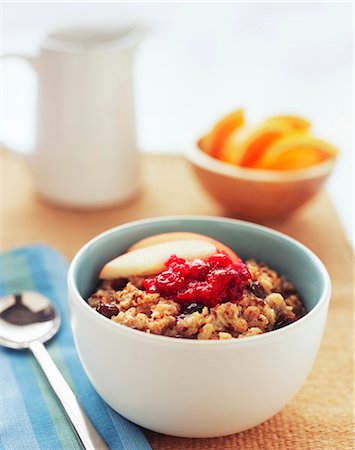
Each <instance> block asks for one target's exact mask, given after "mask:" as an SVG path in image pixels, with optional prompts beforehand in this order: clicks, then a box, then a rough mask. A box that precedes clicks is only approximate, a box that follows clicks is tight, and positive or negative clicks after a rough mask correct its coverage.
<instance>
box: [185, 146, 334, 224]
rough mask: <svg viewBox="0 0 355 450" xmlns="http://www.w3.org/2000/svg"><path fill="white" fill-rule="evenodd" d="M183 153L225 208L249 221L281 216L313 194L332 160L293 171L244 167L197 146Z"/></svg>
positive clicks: (210, 191)
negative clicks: (210, 153)
mask: <svg viewBox="0 0 355 450" xmlns="http://www.w3.org/2000/svg"><path fill="white" fill-rule="evenodd" d="M185 157H186V158H187V160H188V161H189V162H190V164H191V166H192V168H193V170H194V172H195V174H196V176H197V178H198V179H199V181H200V182H201V184H202V186H203V187H204V188H205V190H206V191H207V192H208V193H209V194H210V195H211V196H212V197H213V198H214V199H215V200H217V202H219V203H220V204H221V205H222V206H223V207H224V208H225V210H226V212H228V213H229V214H230V215H233V216H234V217H238V218H241V219H246V220H252V221H265V220H272V219H280V218H284V217H286V216H288V215H289V214H291V213H292V212H294V211H295V210H297V209H298V208H300V207H301V206H302V205H304V204H305V203H306V202H308V201H309V200H310V199H311V198H312V197H314V196H315V195H316V194H317V192H318V191H319V190H320V188H321V187H322V185H323V183H324V182H325V180H326V179H327V177H328V176H329V175H330V173H331V172H332V169H333V167H334V163H335V160H328V161H325V162H322V163H320V164H317V165H314V166H312V167H308V168H305V169H299V170H293V171H275V170H259V169H248V168H244V167H238V166H233V165H231V164H228V163H224V162H222V161H219V160H217V159H215V158H212V157H211V156H209V155H207V154H206V153H204V152H203V151H202V150H200V149H199V148H198V147H197V146H196V147H193V148H191V149H189V150H188V151H186V152H185Z"/></svg>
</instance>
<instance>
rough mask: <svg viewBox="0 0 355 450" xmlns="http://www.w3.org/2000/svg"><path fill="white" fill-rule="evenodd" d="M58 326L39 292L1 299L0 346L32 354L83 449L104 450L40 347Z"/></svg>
mask: <svg viewBox="0 0 355 450" xmlns="http://www.w3.org/2000/svg"><path fill="white" fill-rule="evenodd" d="M59 325H60V315H59V313H58V311H57V310H56V309H55V308H54V306H53V304H52V303H51V301H50V300H49V299H48V298H47V297H45V296H43V295H41V294H39V293H38V292H21V293H18V294H11V295H7V296H6V297H2V298H0V344H1V345H3V346H5V347H10V348H14V349H17V350H20V349H29V350H31V352H32V353H33V355H34V356H35V358H36V359H37V362H38V364H39V365H40V366H41V368H42V370H43V372H44V373H45V375H46V377H47V379H48V381H49V384H50V385H51V387H52V388H53V391H54V393H55V394H56V396H57V398H58V400H59V402H60V403H61V405H62V406H63V408H64V410H65V412H66V414H67V416H68V418H69V420H70V422H71V424H72V426H73V428H74V430H75V432H76V434H77V437H78V439H79V441H80V443H81V445H82V446H83V447H84V449H107V448H108V447H107V446H106V444H105V443H104V441H103V440H102V439H101V437H100V436H99V434H98V433H97V431H96V430H95V428H94V427H93V425H92V423H91V422H90V420H89V418H88V417H87V416H86V414H85V413H84V411H83V410H82V409H81V407H80V405H79V403H78V401H77V399H76V397H75V395H74V393H73V391H72V390H71V389H70V387H69V386H68V384H67V382H66V381H65V379H64V378H63V376H62V374H61V373H60V372H59V370H58V368H57V366H56V365H55V364H54V362H53V360H52V358H51V357H50V355H49V353H48V352H47V350H46V348H45V346H44V345H43V342H46V341H48V340H49V339H50V338H52V337H53V336H54V335H55V334H56V332H57V331H58V329H59Z"/></svg>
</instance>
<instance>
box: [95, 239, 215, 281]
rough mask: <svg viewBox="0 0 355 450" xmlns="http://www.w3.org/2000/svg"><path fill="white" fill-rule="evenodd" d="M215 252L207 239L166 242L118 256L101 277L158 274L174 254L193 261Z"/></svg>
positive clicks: (105, 278) (205, 257)
mask: <svg viewBox="0 0 355 450" xmlns="http://www.w3.org/2000/svg"><path fill="white" fill-rule="evenodd" d="M215 253H217V248H216V246H215V245H213V244H212V243H210V242H207V241H202V240H201V241H200V240H181V241H171V242H164V243H162V244H157V245H152V246H149V247H144V248H140V249H138V250H133V251H131V252H129V253H124V254H123V255H120V256H118V257H117V258H115V259H113V260H112V261H109V262H108V263H107V264H106V265H105V266H104V267H103V268H102V270H101V272H100V275H99V277H100V278H101V279H104V280H113V279H115V278H128V277H131V276H134V275H135V276H139V277H143V276H150V275H156V274H158V273H160V272H162V271H163V270H164V269H165V263H166V262H167V261H168V259H169V258H170V256H172V255H176V256H178V257H179V258H184V259H186V260H188V261H191V260H193V259H208V258H209V257H210V256H212V255H214V254H215Z"/></svg>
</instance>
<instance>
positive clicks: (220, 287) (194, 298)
mask: <svg viewBox="0 0 355 450" xmlns="http://www.w3.org/2000/svg"><path fill="white" fill-rule="evenodd" d="M88 303H89V305H90V306H91V307H92V308H94V309H96V311H97V312H98V313H100V314H102V315H104V316H106V317H107V318H109V319H111V320H112V321H113V322H116V323H119V324H122V325H125V326H128V327H131V328H134V329H136V330H141V331H144V332H146V333H152V334H159V335H164V336H171V337H179V338H188V339H215V340H216V339H217V340H218V339H219V340H224V339H232V338H243V337H246V336H254V335H257V334H261V333H265V332H268V331H272V330H275V329H277V328H281V327H283V326H285V325H288V324H290V323H292V322H294V321H296V320H297V319H299V318H300V317H301V316H302V315H304V313H305V309H304V306H303V304H302V301H301V299H300V297H299V295H298V293H297V292H296V290H295V289H294V287H293V285H292V284H291V283H290V282H289V281H288V280H286V279H285V278H284V277H283V276H280V275H279V274H278V273H277V272H275V271H274V270H272V269H270V268H269V267H268V266H267V265H266V264H263V263H257V262H256V261H255V260H253V259H249V260H247V261H246V262H245V263H243V262H242V261H241V260H240V259H239V260H237V261H236V262H232V261H231V260H230V258H229V257H228V256H227V255H226V254H225V253H223V252H221V253H219V254H217V255H214V256H212V257H210V258H209V259H208V261H207V262H206V261H202V260H199V259H196V260H194V261H188V262H187V261H185V260H183V259H182V258H177V257H172V258H170V260H169V261H168V262H167V264H166V270H165V271H163V272H162V273H160V274H158V275H156V276H150V277H141V276H132V277H129V278H128V279H124V278H120V279H115V280H102V281H101V282H100V285H99V286H98V288H97V290H96V291H95V292H94V293H93V294H92V295H91V297H90V298H89V299H88Z"/></svg>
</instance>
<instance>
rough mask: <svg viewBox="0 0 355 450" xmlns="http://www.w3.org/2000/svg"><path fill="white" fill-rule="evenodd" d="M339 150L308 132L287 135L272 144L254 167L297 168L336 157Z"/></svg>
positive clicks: (269, 168)
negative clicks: (307, 133) (309, 134)
mask: <svg viewBox="0 0 355 450" xmlns="http://www.w3.org/2000/svg"><path fill="white" fill-rule="evenodd" d="M337 154H338V150H337V149H336V148H335V147H334V146H332V145H331V144H329V143H328V142H325V141H323V140H321V139H317V138H313V137H310V136H308V135H306V134H293V135H290V136H285V137H283V138H282V139H280V140H278V141H276V142H275V143H274V144H273V145H271V146H270V147H269V148H268V149H267V151H266V152H264V153H263V155H262V156H261V157H260V158H259V160H258V161H257V162H256V163H255V165H254V167H255V168H258V169H267V170H296V169H303V168H305V167H309V166H312V165H314V164H318V163H320V162H322V161H325V160H327V159H332V158H335V157H336V155H337Z"/></svg>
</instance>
